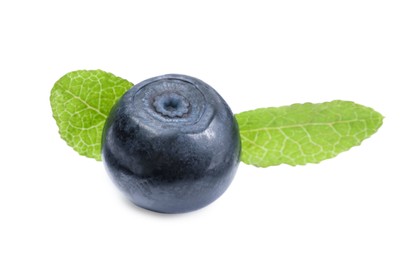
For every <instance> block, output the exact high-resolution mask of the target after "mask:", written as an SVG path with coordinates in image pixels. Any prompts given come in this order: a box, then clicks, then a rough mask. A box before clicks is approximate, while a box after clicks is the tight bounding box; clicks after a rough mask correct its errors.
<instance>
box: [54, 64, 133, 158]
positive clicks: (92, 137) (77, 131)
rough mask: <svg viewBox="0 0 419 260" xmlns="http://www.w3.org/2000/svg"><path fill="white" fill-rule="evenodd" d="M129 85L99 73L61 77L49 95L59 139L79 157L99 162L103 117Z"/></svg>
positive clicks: (112, 76) (108, 74) (104, 73)
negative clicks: (82, 156)
mask: <svg viewBox="0 0 419 260" xmlns="http://www.w3.org/2000/svg"><path fill="white" fill-rule="evenodd" d="M132 85H133V84H132V83H130V82H128V81H127V80H125V79H122V78H119V77H116V76H115V75H113V74H111V73H108V72H104V71H101V70H78V71H73V72H70V73H67V74H66V75H64V76H63V77H62V78H60V79H59V80H58V81H57V82H56V83H55V85H54V87H53V88H52V90H51V96H50V102H51V108H52V113H53V116H54V118H55V120H56V122H57V125H58V128H59V132H60V135H61V137H62V138H63V139H64V140H65V141H66V142H67V144H68V145H69V146H71V147H73V149H74V150H76V151H77V152H78V153H79V154H80V155H84V156H87V157H90V158H95V159H96V160H98V161H99V160H101V155H100V149H101V139H102V130H103V126H104V124H105V121H106V118H107V117H108V114H109V111H110V110H111V108H112V107H113V105H114V104H115V102H116V101H117V100H118V99H119V98H120V97H121V96H122V95H123V94H124V93H125V92H126V91H127V90H128V89H129V88H131V87H132Z"/></svg>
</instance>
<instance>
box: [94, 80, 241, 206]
mask: <svg viewBox="0 0 419 260" xmlns="http://www.w3.org/2000/svg"><path fill="white" fill-rule="evenodd" d="M240 148H241V146H240V137H239V129H238V126H237V122H236V120H235V118H234V116H233V113H232V112H231V110H230V108H229V107H228V105H227V104H226V102H225V101H224V100H223V99H222V98H221V96H220V95H219V94H218V93H217V92H216V91H215V90H214V89H213V88H211V87H210V86H209V85H207V84H206V83H204V82H202V81H201V80H199V79H196V78H192V77H189V76H184V75H163V76H159V77H155V78H151V79H148V80H146V81H143V82H141V83H139V84H137V85H135V86H134V87H132V88H131V89H130V90H129V91H127V92H126V93H125V95H124V96H123V97H122V98H121V99H120V100H119V102H118V103H117V104H116V105H115V106H114V108H113V109H112V111H111V113H110V115H109V117H108V120H107V122H106V125H105V128H104V131H103V141H102V159H103V161H104V163H105V166H106V168H107V171H108V173H109V174H110V176H111V177H112V180H113V181H114V183H115V184H116V185H117V186H118V187H119V189H120V190H122V191H123V192H124V193H125V194H126V195H127V196H128V198H129V199H130V200H131V201H132V202H133V203H134V204H136V205H138V206H140V207H143V208H146V209H149V210H152V211H157V212H164V213H181V212H188V211H193V210H196V209H199V208H202V207H204V206H206V205H208V204H210V203H211V202H213V201H214V200H216V199H217V198H218V197H219V196H221V194H223V193H224V191H225V190H226V189H227V188H228V186H229V185H230V183H231V181H232V180H233V177H234V175H235V172H236V170H237V167H238V164H239V162H240Z"/></svg>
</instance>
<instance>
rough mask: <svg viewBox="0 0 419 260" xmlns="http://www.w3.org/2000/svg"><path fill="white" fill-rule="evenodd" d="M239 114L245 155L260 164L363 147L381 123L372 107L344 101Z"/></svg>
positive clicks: (303, 160)
mask: <svg viewBox="0 0 419 260" xmlns="http://www.w3.org/2000/svg"><path fill="white" fill-rule="evenodd" d="M236 118H237V121H238V124H239V128H240V136H241V141H242V158H241V159H242V161H243V162H244V163H246V164H251V165H254V166H257V167H268V166H273V165H279V164H289V165H304V164H307V163H318V162H321V161H323V160H325V159H329V158H332V157H335V156H336V155H338V154H339V153H341V152H343V151H346V150H349V149H350V148H351V147H353V146H356V145H359V144H360V143H361V142H362V141H363V140H364V139H366V138H368V137H370V136H371V135H372V134H374V133H375V132H376V131H377V130H378V128H380V126H381V125H382V123H383V116H382V115H381V114H380V113H378V112H376V111H374V110H373V109H371V108H368V107H365V106H362V105H359V104H356V103H353V102H349V101H341V100H336V101H332V102H326V103H320V104H312V103H305V104H294V105H291V106H283V107H276V108H261V109H256V110H252V111H246V112H242V113H240V114H237V115H236Z"/></svg>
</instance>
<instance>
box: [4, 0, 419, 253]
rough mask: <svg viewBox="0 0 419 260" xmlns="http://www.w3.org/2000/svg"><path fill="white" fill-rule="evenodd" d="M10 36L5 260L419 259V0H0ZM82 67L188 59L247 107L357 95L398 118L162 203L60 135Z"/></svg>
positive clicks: (121, 72)
mask: <svg viewBox="0 0 419 260" xmlns="http://www.w3.org/2000/svg"><path fill="white" fill-rule="evenodd" d="M0 39H1V40H0V69H1V70H0V71H1V72H0V73H1V78H0V89H1V92H0V93H1V94H0V95H1V101H0V106H1V107H0V108H1V109H0V111H1V112H0V113H1V114H0V131H1V134H0V151H1V157H0V158H1V159H0V163H1V168H0V169H1V170H0V210H1V214H0V259H243V258H246V259H322V260H324V259H404V260H406V259H419V211H418V206H419V167H418V162H417V161H418V155H419V151H418V147H419V141H418V131H419V123H418V111H419V105H418V98H419V95H418V94H417V92H415V91H416V89H417V88H418V84H419V6H418V1H404V0H397V1H386V0H380V1H378V0H377V1H373V0H352V1H325V0H321V1H298V0H294V1H214V0H213V1H206V2H204V1H75V0H73V1H42V0H39V1H1V2H0ZM77 69H102V70H105V71H109V72H112V73H114V74H116V75H118V76H121V77H123V78H126V79H128V80H130V81H131V82H134V83H138V82H140V81H142V80H144V79H147V78H149V77H152V76H157V75H160V74H165V73H183V74H188V75H191V76H195V77H198V78H200V79H202V80H204V81H206V82H207V83H209V84H210V85H212V86H213V87H214V88H215V89H216V90H217V91H218V92H219V93H220V94H221V95H222V96H223V97H224V98H225V100H226V101H227V102H228V103H229V104H230V106H231V108H232V109H233V111H234V112H236V113H238V112H241V111H245V110H250V109H253V108H257V107H265V106H281V105H289V104H292V103H299V102H308V101H310V102H323V101H330V100H333V99H344V100H352V101H355V102H357V103H360V104H363V105H366V106H370V107H373V108H374V109H376V110H377V111H379V112H381V113H382V114H383V115H384V116H385V117H386V118H385V121H384V125H383V126H382V128H381V129H380V130H379V131H378V132H377V133H376V134H375V135H374V136H372V137H371V138H370V139H368V140H366V141H365V142H363V144H362V145H361V146H359V147H356V148H353V149H351V150H350V151H348V152H346V153H343V154H341V155H339V156H338V157H336V158H334V159H331V160H327V161H324V162H322V163H320V164H317V165H308V166H303V167H302V166H300V167H291V166H286V165H284V166H278V167H271V168H266V169H259V168H255V167H251V166H247V165H243V164H242V165H241V166H240V167H239V170H238V173H237V175H236V178H235V180H234V182H233V184H232V185H231V187H230V188H229V190H228V191H227V192H226V193H225V194H224V195H223V196H222V197H221V198H220V199H219V200H217V201H216V202H215V203H213V204H212V205H210V206H208V207H206V208H204V209H202V210H199V211H196V212H193V213H189V214H181V215H161V214H156V213H151V212H148V211H145V210H141V209H138V208H135V207H134V206H132V205H131V204H130V203H129V202H127V201H126V199H124V198H123V197H122V195H121V194H120V193H119V191H118V190H117V189H116V188H115V187H114V186H113V184H112V183H111V181H110V179H109V178H108V176H107V174H106V173H105V171H104V168H103V165H102V164H101V163H99V162H96V161H94V160H92V159H88V158H84V157H81V156H79V155H78V154H77V153H76V152H74V151H73V150H72V149H71V148H70V147H68V146H67V145H66V144H65V142H64V141H63V140H62V139H61V138H60V137H59V134H58V128H57V126H56V124H55V122H54V120H53V118H52V115H51V109H50V105H49V92H50V90H51V88H52V86H53V84H54V83H55V81H56V80H57V79H58V78H60V77H61V76H62V75H64V74H65V73H67V72H69V71H72V70H77Z"/></svg>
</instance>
